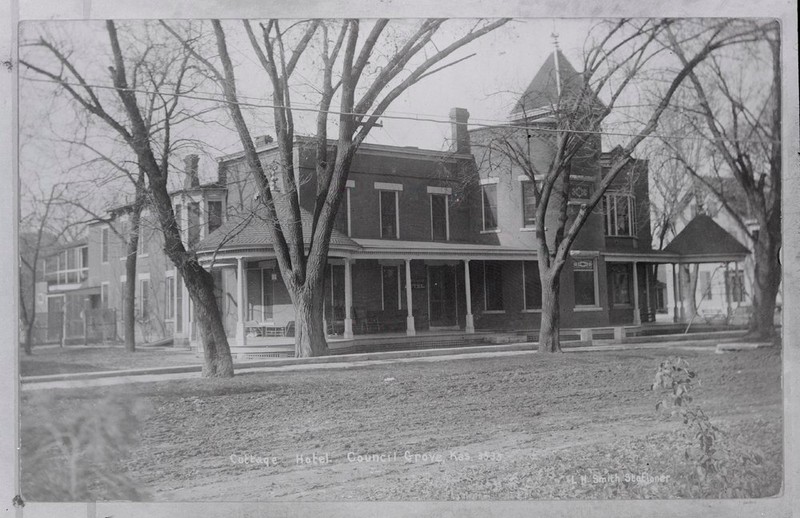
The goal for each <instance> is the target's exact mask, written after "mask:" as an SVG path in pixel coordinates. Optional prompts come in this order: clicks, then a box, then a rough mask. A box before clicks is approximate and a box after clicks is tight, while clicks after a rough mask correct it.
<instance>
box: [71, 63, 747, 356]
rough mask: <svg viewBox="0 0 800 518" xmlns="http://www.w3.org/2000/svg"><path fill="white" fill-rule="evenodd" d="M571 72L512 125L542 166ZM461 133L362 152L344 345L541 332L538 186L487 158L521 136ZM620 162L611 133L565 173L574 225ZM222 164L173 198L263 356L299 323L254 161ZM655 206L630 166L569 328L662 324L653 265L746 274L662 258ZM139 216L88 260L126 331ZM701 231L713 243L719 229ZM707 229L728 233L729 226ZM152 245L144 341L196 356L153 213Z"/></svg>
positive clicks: (717, 253) (341, 256)
mask: <svg viewBox="0 0 800 518" xmlns="http://www.w3.org/2000/svg"><path fill="white" fill-rule="evenodd" d="M560 74H567V75H569V76H571V77H575V76H577V72H575V71H574V69H573V68H572V66H571V65H570V64H569V62H568V61H567V60H566V58H565V57H564V56H563V54H561V53H560V52H557V53H554V54H552V55H551V56H550V57H549V58H548V59H547V61H546V62H545V63H544V65H543V66H542V68H541V69H540V70H539V71H538V73H537V74H536V75H535V77H534V79H533V81H532V82H531V84H530V86H529V88H528V89H527V91H526V92H525V94H524V95H523V96H522V97H521V98H520V102H519V103H518V104H517V106H516V107H515V108H514V110H513V111H512V113H511V114H510V116H509V121H510V123H511V124H513V125H515V126H520V125H522V126H524V127H528V126H529V127H531V128H538V129H539V130H542V131H533V132H529V133H530V134H531V135H533V137H532V138H529V139H528V140H527V144H528V145H529V146H530V147H529V149H530V156H531V157H532V159H533V160H535V161H537V162H538V163H540V164H545V163H546V162H547V161H548V160H549V159H550V153H552V150H551V141H550V136H548V131H549V130H550V129H551V128H550V127H549V126H548V124H551V123H550V122H549V120H548V110H550V109H552V106H553V99H554V98H555V97H556V96H557V95H561V88H562V87H565V85H568V84H569V82H568V81H565V82H560V81H561V79H560V78H561V76H560ZM598 102H599V101H598ZM450 125H451V134H452V138H451V142H450V146H449V147H450V149H448V150H447V151H438V150H433V149H420V148H416V147H402V146H388V145H378V144H363V145H361V146H360V148H359V150H358V151H357V153H356V156H355V159H354V161H353V164H352V168H351V171H350V173H349V175H348V180H347V184H346V192H344V193H343V200H342V203H341V205H340V208H339V213H338V215H337V219H336V224H335V229H334V231H333V235H332V238H331V244H330V251H329V258H328V265H327V268H328V273H327V280H326V286H325V290H326V295H325V297H326V299H325V300H326V307H325V318H326V329H327V331H328V333H330V335H331V336H336V337H337V340H339V341H347V340H352V339H354V338H358V336H359V335H361V336H363V335H374V334H380V333H399V334H404V335H407V336H419V334H421V333H426V334H430V335H433V334H436V333H461V334H463V335H464V336H466V335H471V334H473V333H476V332H480V331H487V332H497V331H528V332H534V331H535V330H536V329H537V328H538V327H539V322H540V314H541V288H540V282H539V272H538V263H537V253H538V251H537V243H536V240H535V230H536V229H535V221H534V217H533V211H534V210H535V202H534V199H533V195H532V189H531V181H530V180H531V178H530V176H529V175H527V174H523V171H522V170H520V168H519V167H516V166H515V165H514V163H513V162H510V161H503V160H499V161H498V160H486V156H487V153H486V150H487V148H488V147H489V143H490V142H491V141H492V140H493V139H495V138H497V137H498V136H504V132H506V131H507V129H508V126H509V125H499V126H497V127H480V128H470V127H469V113H468V111H467V110H466V109H463V108H453V109H452V110H451V111H450ZM526 135H527V134H526ZM511 138H516V137H511ZM525 138H526V139H527V138H528V137H527V136H525ZM255 144H256V149H257V151H258V153H259V156H260V158H261V160H262V162H263V163H264V165H265V170H266V171H271V170H272V167H273V166H274V164H275V162H276V160H277V154H278V149H277V144H275V143H273V142H272V139H271V138H269V137H259V138H257V139H256V140H255ZM331 145H332V146H333V145H335V142H331ZM617 152H618V150H612V151H610V152H605V153H604V152H603V151H602V140H601V134H600V132H596V133H595V134H593V135H591V136H590V137H589V138H587V143H586V146H585V150H584V152H582V153H581V154H580V155H578V156H576V158H575V159H574V160H573V161H572V162H571V163H570V165H569V168H568V174H569V178H570V188H569V209H568V211H569V214H570V215H573V214H574V213H575V211H576V209H577V208H578V207H579V206H580V204H581V203H582V202H585V200H587V199H588V198H589V197H590V196H591V194H592V193H593V192H594V190H595V189H596V188H597V187H598V185H599V183H600V181H601V180H602V178H603V177H604V175H605V174H606V173H607V171H608V170H609V167H610V165H611V161H612V160H613V158H614V155H615V153H617ZM294 158H295V160H294V164H295V170H294V171H293V174H294V179H295V184H296V185H298V186H299V188H298V189H297V191H296V192H295V193H289V192H288V191H287V190H286V189H285V186H284V185H281V183H280V179H279V177H277V176H276V177H274V178H271V180H270V181H271V183H272V189H273V192H274V196H276V197H278V198H280V197H281V196H297V197H298V201H299V205H300V207H301V211H302V224H303V229H304V234H305V235H308V234H309V233H310V230H311V215H310V214H311V213H312V211H313V204H314V195H315V192H314V190H315V185H316V182H315V171H316V168H315V164H314V141H313V140H312V139H309V138H305V137H297V138H296V139H295V142H294ZM217 162H218V163H217V178H216V179H215V180H214V181H213V182H209V183H205V184H201V183H200V182H199V180H198V175H197V157H196V156H194V155H191V156H189V157H187V159H186V165H185V169H186V173H187V174H186V183H185V184H184V188H183V189H181V190H178V191H175V192H173V193H172V199H173V206H174V208H175V214H176V218H177V220H178V223H179V226H180V228H181V232H182V235H183V237H184V242H185V244H186V246H187V247H188V248H189V249H192V250H194V251H195V252H196V253H197V255H198V257H199V258H200V260H201V262H202V263H203V264H204V265H205V266H206V267H207V268H209V269H210V270H211V271H212V272H213V274H214V276H215V281H216V285H217V289H218V302H219V305H220V308H221V311H222V312H223V315H224V322H225V327H226V330H227V333H228V335H229V337H230V339H231V344H232V346H233V347H234V348H236V347H246V346H247V345H248V343H249V344H250V345H251V346H252V345H254V344H257V343H259V340H254V339H252V338H253V337H254V335H261V336H263V335H270V334H275V335H286V334H291V329H292V325H293V321H294V310H293V306H292V303H291V299H290V297H289V293H288V291H287V289H286V287H285V286H284V285H283V282H282V278H281V276H280V273H279V272H278V269H277V268H278V267H277V263H276V260H275V253H274V250H273V247H272V243H271V242H270V237H269V232H268V231H267V225H268V224H269V223H268V221H266V218H265V217H264V210H263V206H262V201H261V200H260V199H259V197H258V194H257V193H258V191H257V189H256V187H255V182H254V180H253V178H251V173H250V172H249V171H248V168H247V166H246V163H245V160H244V157H243V154H242V153H236V154H232V155H227V156H223V157H220V158H219V159H218V160H217ZM534 180H535V181H536V180H538V179H537V178H534ZM649 206H650V201H649V195H648V178H647V162H646V161H641V160H634V161H632V162H631V164H630V165H629V166H628V167H627V169H626V170H624V171H623V172H622V173H621V174H620V175H619V176H618V177H617V178H616V180H615V182H614V184H613V185H612V187H611V188H610V189H609V190H608V191H607V192H606V193H605V195H604V198H603V203H602V204H601V207H599V208H598V209H597V210H595V211H594V212H593V213H592V214H591V215H590V216H589V218H588V220H587V221H586V224H585V225H584V227H583V229H582V231H581V232H580V234H579V235H578V237H577V240H576V242H575V244H574V246H573V250H572V256H571V261H570V263H569V264H568V265H567V267H566V268H565V270H564V272H563V274H562V275H563V277H562V282H561V293H560V301H561V323H562V326H563V327H565V328H581V329H583V328H596V327H609V326H624V325H634V326H637V325H641V324H642V323H646V322H650V321H653V320H654V317H653V315H654V313H655V309H656V306H657V296H656V293H657V288H658V287H659V286H660V285H659V284H658V281H657V279H656V275H655V269H654V265H657V264H672V265H676V264H682V263H685V262H707V261H718V260H728V261H734V260H741V259H743V258H744V256H745V255H746V253H747V251H746V250H744V249H742V248H737V249H726V248H725V246H722V247H721V248H720V247H718V248H714V245H713V244H712V245H711V248H712V250H711V251H710V253H709V250H708V249H704V250H702V251H701V253H697V254H695V253H693V251H692V249H691V247H689V248H688V249H686V248H682V249H680V250H677V249H676V250H672V251H669V250H668V251H653V250H652V248H651V234H650V217H649ZM129 210H130V208H128V207H122V208H120V209H118V210H116V211H112V214H111V215H112V222H111V223H109V222H101V223H97V224H95V225H92V226H91V228H90V231H89V239H88V243H87V245H88V250H87V251H86V252H85V254H86V255H87V257H88V258H89V262H90V264H91V265H92V268H90V271H89V272H88V274H87V275H88V282H89V284H90V285H91V286H95V287H97V289H98V290H99V295H100V296H99V298H100V302H101V304H102V305H103V306H105V307H114V308H118V309H119V311H118V312H117V313H118V315H119V318H120V319H121V314H122V312H121V307H122V304H121V300H122V293H123V288H124V284H125V283H126V282H129V279H127V278H126V276H125V269H124V265H125V261H124V259H125V257H126V254H127V251H126V247H125V243H124V241H123V240H122V239H121V238H120V237H119V236H124V235H125V231H124V230H125V229H124V227H125V221H126V218H127V217H128V213H129ZM555 217H556V215H555V213H553V214H551V213H548V214H547V216H546V221H545V229H544V230H545V232H552V228H551V229H549V230H548V227H553V225H552V224H551V223H550V222H552V221H553V218H555ZM701 223H702V224H703V225H705V227H704V229H705V230H708V228H706V227H707V226H708V225H707V222H701ZM712 223H713V222H712ZM112 225H116V226H114V227H113V228H112ZM696 226H697V225H695V227H696ZM689 227H692V225H691V224H690V225H689V226H688V227H687V229H689ZM711 230H712V231H713V232H716V231H717V230H719V231H721V232H722V233H723V234H725V235H727V234H726V233H725V232H724V230H722V229H721V228H718V227H717V229H711ZM715 235H716V234H715ZM141 236H142V239H140V244H141V246H140V250H139V251H137V254H138V258H137V259H138V268H137V274H136V276H137V278H136V280H135V282H137V298H138V299H137V333H138V334H140V336H138V337H137V338H138V339H140V340H144V341H154V340H159V339H162V338H166V339H173V340H174V341H175V342H176V343H186V342H191V343H198V342H199V341H198V340H197V339H198V337H197V335H196V332H197V326H196V325H195V323H194V321H193V312H192V304H191V301H190V300H189V297H188V294H187V291H186V289H185V287H184V286H183V283H182V282H181V279H180V277H179V276H178V274H177V273H176V270H175V268H174V267H173V266H172V265H171V264H170V263H169V260H168V259H167V258H166V256H165V254H164V252H163V245H162V239H161V236H160V232H159V231H158V229H157V226H156V225H155V224H153V223H152V222H151V218H150V217H149V216H148V214H147V210H145V212H144V215H143V224H142V229H141ZM678 237H680V236H678ZM676 240H677V241H680V240H678V238H676ZM118 327H119V329H122V327H123V326H121V325H120V326H118ZM239 350H242V349H239Z"/></svg>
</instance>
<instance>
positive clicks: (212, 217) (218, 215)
mask: <svg viewBox="0 0 800 518" xmlns="http://www.w3.org/2000/svg"><path fill="white" fill-rule="evenodd" d="M221 226H222V202H221V201H209V202H208V233H209V234H210V233H212V232H214V231H215V230H217V229H218V228H219V227H221Z"/></svg>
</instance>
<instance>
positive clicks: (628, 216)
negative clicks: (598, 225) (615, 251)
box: [604, 193, 636, 237]
mask: <svg viewBox="0 0 800 518" xmlns="http://www.w3.org/2000/svg"><path fill="white" fill-rule="evenodd" d="M604 205H605V228H606V235H607V236H629V237H635V236H636V217H635V215H636V211H635V209H636V199H635V198H634V197H633V196H631V195H629V194H618V193H610V194H606V195H605V197H604Z"/></svg>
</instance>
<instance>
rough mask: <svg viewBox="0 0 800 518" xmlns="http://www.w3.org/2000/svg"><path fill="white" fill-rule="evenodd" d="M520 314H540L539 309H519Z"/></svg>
mask: <svg viewBox="0 0 800 518" xmlns="http://www.w3.org/2000/svg"><path fill="white" fill-rule="evenodd" d="M519 312H520V313H541V312H542V310H541V309H521V310H519Z"/></svg>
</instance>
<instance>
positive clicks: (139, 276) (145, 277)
mask: <svg viewBox="0 0 800 518" xmlns="http://www.w3.org/2000/svg"><path fill="white" fill-rule="evenodd" d="M136 278H137V279H139V280H140V281H141V280H148V281H149V280H150V272H143V273H140V274H137V275H136Z"/></svg>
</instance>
